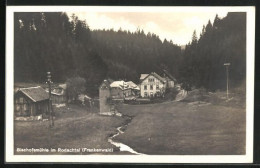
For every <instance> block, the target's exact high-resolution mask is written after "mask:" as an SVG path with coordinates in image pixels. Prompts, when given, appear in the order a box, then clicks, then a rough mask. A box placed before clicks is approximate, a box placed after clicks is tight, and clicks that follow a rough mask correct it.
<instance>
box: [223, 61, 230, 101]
mask: <svg viewBox="0 0 260 168" xmlns="http://www.w3.org/2000/svg"><path fill="white" fill-rule="evenodd" d="M224 66H226V73H227V100H228V99H229V97H228V75H229V74H228V73H229V72H228V66H230V63H224Z"/></svg>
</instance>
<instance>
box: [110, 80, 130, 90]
mask: <svg viewBox="0 0 260 168" xmlns="http://www.w3.org/2000/svg"><path fill="white" fill-rule="evenodd" d="M110 87H111V88H120V89H121V90H125V89H129V88H130V87H129V85H128V84H127V82H125V81H122V80H121V81H114V82H112V83H111V84H110Z"/></svg>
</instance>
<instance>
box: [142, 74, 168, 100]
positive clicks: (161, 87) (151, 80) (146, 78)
mask: <svg viewBox="0 0 260 168" xmlns="http://www.w3.org/2000/svg"><path fill="white" fill-rule="evenodd" d="M166 85H167V81H166V79H165V78H162V77H161V76H160V75H158V74H157V73H155V72H152V73H150V74H141V77H140V93H141V97H154V96H156V95H159V94H163V93H164V92H165V89H166Z"/></svg>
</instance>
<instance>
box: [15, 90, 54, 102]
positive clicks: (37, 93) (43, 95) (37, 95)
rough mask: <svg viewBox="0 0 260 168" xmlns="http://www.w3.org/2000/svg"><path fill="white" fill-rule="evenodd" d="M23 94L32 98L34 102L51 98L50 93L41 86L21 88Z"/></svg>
mask: <svg viewBox="0 0 260 168" xmlns="http://www.w3.org/2000/svg"><path fill="white" fill-rule="evenodd" d="M19 91H21V92H22V93H23V94H25V95H26V96H27V97H28V98H30V99H31V100H32V101H33V102H38V101H42V100H47V99H49V95H48V93H47V92H46V91H45V90H44V89H43V88H42V87H41V86H37V87H29V88H21V89H19Z"/></svg>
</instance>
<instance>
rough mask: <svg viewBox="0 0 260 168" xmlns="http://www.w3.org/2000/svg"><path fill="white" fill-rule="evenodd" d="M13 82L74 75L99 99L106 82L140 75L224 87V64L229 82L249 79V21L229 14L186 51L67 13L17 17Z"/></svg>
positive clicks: (59, 79)
mask: <svg viewBox="0 0 260 168" xmlns="http://www.w3.org/2000/svg"><path fill="white" fill-rule="evenodd" d="M14 26H15V27H14V37H15V38H14V79H15V82H44V81H45V80H46V72H47V71H51V72H52V74H53V75H52V76H53V81H54V82H65V81H66V79H68V78H70V77H73V76H80V77H83V78H85V80H86V85H87V86H86V88H87V92H89V93H91V94H92V95H95V94H96V93H97V88H98V86H99V84H100V83H101V81H102V80H103V79H104V78H107V77H109V78H112V79H115V80H118V79H125V80H133V81H135V82H138V81H139V77H140V74H141V73H150V72H151V71H155V72H157V73H159V74H160V73H161V72H162V71H161V70H162V69H167V70H168V71H169V72H170V73H172V75H173V76H175V77H176V78H177V80H178V81H180V82H182V83H185V86H187V87H190V86H197V87H205V88H207V89H210V90H212V89H213V90H214V89H219V88H220V89H221V88H224V83H225V78H226V76H225V67H224V66H223V63H224V62H230V63H231V66H230V78H231V81H232V82H233V84H234V83H236V84H239V83H241V81H243V79H244V78H245V68H246V67H245V65H246V62H245V60H246V45H245V44H246V17H245V14H243V13H229V14H228V15H227V17H225V18H223V19H219V18H218V17H217V16H216V19H215V21H214V23H213V24H211V23H210V22H209V23H208V24H207V25H206V26H205V27H203V31H202V34H201V35H200V37H199V38H198V37H196V35H195V33H194V35H193V37H192V40H191V43H189V44H188V45H187V46H186V49H185V50H184V51H182V50H181V48H180V46H178V45H176V44H173V42H171V41H166V40H164V41H161V40H160V39H159V37H158V35H155V34H153V33H148V34H145V33H144V32H143V31H142V30H139V29H137V30H136V32H134V33H133V32H128V31H122V30H118V31H114V30H93V31H92V30H90V29H89V27H88V25H87V22H86V21H81V20H78V18H77V17H76V16H73V17H72V19H71V20H70V19H69V17H68V16H67V15H66V13H38V12H37V13H33V12H31V13H15V15H14Z"/></svg>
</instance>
